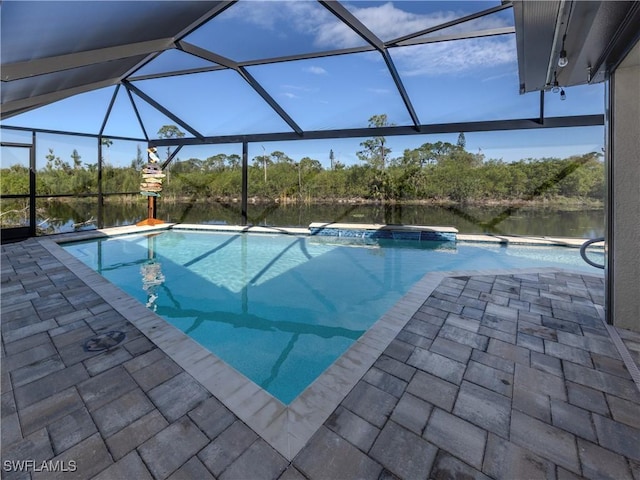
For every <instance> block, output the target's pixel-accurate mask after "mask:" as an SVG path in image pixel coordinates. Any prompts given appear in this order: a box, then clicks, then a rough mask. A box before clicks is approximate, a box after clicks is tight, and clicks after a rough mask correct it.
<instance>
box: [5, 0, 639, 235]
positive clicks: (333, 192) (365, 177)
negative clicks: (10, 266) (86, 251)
mask: <svg viewBox="0 0 640 480" xmlns="http://www.w3.org/2000/svg"><path fill="white" fill-rule="evenodd" d="M0 8H1V16H2V18H1V21H2V25H1V26H2V32H1V35H2V39H1V40H2V42H1V57H2V93H1V95H2V125H1V127H2V128H1V135H2V185H1V188H2V191H1V194H2V212H1V217H0V220H1V223H2V235H3V239H10V238H13V237H19V236H25V235H29V236H33V235H41V234H50V233H59V232H69V231H76V230H85V229H95V228H102V227H109V226H118V225H127V224H135V223H137V222H139V221H141V220H143V219H144V218H146V217H147V215H148V214H151V212H152V215H153V216H155V217H158V218H160V219H162V220H165V221H168V222H188V223H209V224H218V223H223V224H242V225H246V224H256V225H276V226H308V225H309V224H310V223H311V222H337V221H341V222H352V223H363V222H364V223H386V224H389V223H393V224H421V225H449V226H453V227H455V228H457V229H458V230H459V231H460V232H461V233H489V234H496V235H502V234H516V235H528V236H561V237H577V238H585V239H587V238H594V237H601V236H605V233H606V232H605V229H606V222H605V218H606V216H607V214H609V215H611V212H608V213H607V212H606V211H605V210H606V208H607V207H606V204H607V202H606V201H605V200H606V198H605V197H606V192H607V191H609V192H611V188H609V190H607V181H608V179H609V180H610V178H611V177H610V176H609V177H608V176H607V171H606V170H607V168H608V167H607V165H608V163H607V162H608V161H609V165H610V164H611V162H610V155H611V154H612V153H611V149H610V142H611V131H612V129H611V123H609V122H610V118H608V117H607V116H606V115H607V114H609V113H610V112H609V107H610V105H611V103H610V102H611V97H612V95H611V90H610V85H609V80H610V75H611V72H613V71H615V69H616V68H617V66H618V65H619V64H620V63H621V62H622V60H623V59H624V57H625V56H626V55H627V53H629V51H630V50H631V47H632V46H633V45H634V43H635V42H636V41H637V35H638V29H637V25H638V21H639V18H640V14H639V10H640V9H639V8H638V3H637V2H622V1H621V2H609V1H602V2H600V1H565V0H560V1H539V2H538V1H513V2H511V1H468V2H466V1H453V2H446V1H444V2H432V1H397V2H379V1H353V2H346V1H340V2H338V1H245V0H239V1H162V2H153V1H145V2H141V1H110V2H89V1H87V2H71V1H69V2H65V1H42V2H39V1H34V2H23V1H12V0H8V1H5V2H3V3H2V6H1V7H0ZM607 124H608V125H609V127H610V128H609V130H607V129H606V128H605V125H607ZM150 152H151V153H150ZM151 154H153V155H155V156H156V157H157V159H158V161H159V167H160V168H161V169H162V172H163V175H164V177H163V180H162V188H161V193H157V192H156V193H153V194H152V196H149V195H148V193H149V192H146V193H147V195H146V196H145V195H141V194H140V193H141V190H142V191H143V192H144V188H143V187H142V186H141V178H142V177H141V173H142V170H143V169H144V167H145V165H146V164H147V163H148V162H149V155H151ZM152 206H153V208H152Z"/></svg>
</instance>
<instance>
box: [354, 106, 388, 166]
mask: <svg viewBox="0 0 640 480" xmlns="http://www.w3.org/2000/svg"><path fill="white" fill-rule="evenodd" d="M388 126H390V124H389V122H388V120H387V115H386V114H384V113H383V114H382V115H373V116H372V117H371V118H369V127H372V128H381V127H388ZM386 141H387V140H386V138H385V137H383V136H377V137H373V138H370V139H368V140H365V141H364V142H362V143H360V146H361V147H362V150H360V151H359V152H357V153H356V155H357V156H358V158H359V159H360V160H362V161H363V162H366V163H367V164H368V165H370V166H372V167H373V168H377V169H380V170H384V169H385V168H386V163H387V157H388V155H389V154H390V153H391V149H389V148H387V147H385V143H386Z"/></svg>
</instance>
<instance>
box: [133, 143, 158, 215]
mask: <svg viewBox="0 0 640 480" xmlns="http://www.w3.org/2000/svg"><path fill="white" fill-rule="evenodd" d="M147 152H148V154H149V163H147V165H145V168H144V169H143V170H142V173H143V175H144V174H146V173H148V174H149V175H147V177H152V175H155V176H153V177H152V178H153V180H147V177H145V176H143V177H142V182H141V185H140V193H142V194H146V195H147V218H146V219H145V220H142V221H141V222H138V223H136V225H137V226H139V227H142V226H148V225H159V224H161V223H164V222H163V221H162V220H158V219H157V218H156V200H157V198H158V197H157V196H156V193H158V192H159V190H158V188H159V189H160V190H162V188H161V186H160V187H158V185H159V184H161V182H162V178H163V177H164V175H162V170H160V169H159V167H158V163H159V162H158V157H157V156H156V154H155V152H156V149H155V148H148V149H147ZM145 169H146V170H145ZM147 182H153V184H151V185H150V184H149V183H147ZM154 185H155V189H154V188H153V187H154Z"/></svg>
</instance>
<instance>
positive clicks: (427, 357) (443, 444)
mask: <svg viewBox="0 0 640 480" xmlns="http://www.w3.org/2000/svg"><path fill="white" fill-rule="evenodd" d="M85 280H86V279H84V278H79V277H78V276H77V275H76V274H74V273H73V272H72V271H71V270H69V269H68V268H67V266H66V265H65V264H63V263H62V262H61V261H60V260H58V259H57V258H56V257H55V256H53V255H51V253H50V252H49V251H48V250H47V249H45V248H44V247H43V246H42V245H41V243H40V242H39V241H38V240H35V239H31V240H28V241H25V242H21V243H15V244H9V245H5V246H3V247H2V311H1V313H2V352H1V353H2V384H1V388H2V390H1V391H2V396H1V399H2V461H3V471H2V478H7V479H14V478H46V479H50V478H65V479H67V478H68V479H72V478H81V479H86V478H98V479H120V478H122V479H145V478H155V479H165V478H170V479H207V478H220V479H261V478H282V479H301V478H310V479H316V478H328V479H351V478H364V479H382V478H406V479H417V478H423V479H425V478H434V479H450V478H503V479H518V478H523V479H525V478H526V479H528V478H550V479H575V478H580V477H586V478H598V479H600V478H612V479H635V480H638V479H640V393H639V391H638V386H637V385H636V384H635V383H634V378H633V377H632V375H631V373H630V372H632V373H633V368H634V367H633V366H632V365H629V366H627V365H626V364H625V363H624V361H623V360H625V358H623V356H621V355H620V353H619V345H621V344H622V343H621V342H620V343H619V344H618V343H616V342H614V341H612V338H611V333H610V329H608V328H607V327H606V326H605V324H604V323H603V321H602V319H601V317H602V312H603V309H602V305H603V301H604V298H603V291H604V287H603V280H602V278H598V277H593V276H589V275H582V274H579V273H569V272H551V271H545V272H534V273H528V272H522V273H509V274H507V273H505V274H491V275H487V274H478V275H455V274H454V276H448V277H444V278H443V279H442V281H441V282H440V283H439V284H438V285H437V287H436V288H435V290H433V291H429V292H425V295H424V302H423V303H421V306H420V307H419V309H418V310H417V311H416V312H415V313H414V314H413V315H412V316H411V318H410V320H409V321H408V322H407V323H406V325H405V326H404V328H402V330H401V331H400V332H399V333H398V334H397V336H395V338H394V339H393V340H392V341H391V343H390V344H389V345H388V347H386V349H385V350H384V353H383V354H382V355H380V356H379V357H378V358H377V359H376V360H375V362H374V363H373V365H372V366H371V368H369V369H368V370H367V371H366V373H365V375H364V376H363V377H362V378H361V379H360V380H359V381H357V383H356V384H355V386H354V387H353V388H352V389H351V391H350V392H349V393H348V394H347V396H346V397H345V398H344V399H343V400H342V401H341V402H340V404H339V405H338V407H337V408H335V410H333V411H332V413H331V414H330V416H329V417H328V418H327V419H326V421H325V422H324V424H323V425H322V426H320V428H319V429H318V430H317V432H316V433H315V434H314V435H313V436H312V437H311V439H310V440H309V441H308V443H307V444H306V446H304V448H302V450H300V451H299V453H297V454H296V455H295V457H294V458H293V459H292V460H291V461H290V460H288V459H286V458H285V457H284V456H282V455H281V454H280V453H278V450H277V449H274V448H273V447H272V446H271V445H270V444H269V443H268V442H267V441H265V440H264V439H263V438H261V436H260V435H258V434H257V433H256V432H255V431H254V430H252V429H251V428H250V427H249V426H248V425H247V424H246V423H244V422H243V421H242V420H240V419H239V418H238V417H237V416H236V415H235V414H234V413H233V412H232V411H231V410H230V409H229V408H227V407H226V406H225V405H223V403H222V402H221V401H220V400H219V399H217V398H216V396H215V395H213V394H212V393H211V392H210V391H209V390H208V389H207V388H205V387H204V386H203V385H202V384H201V383H199V382H198V381H196V380H195V379H194V378H193V376H191V375H190V374H189V373H188V372H186V371H185V370H184V369H183V368H181V367H180V366H179V365H178V364H177V363H176V362H175V361H174V360H173V359H172V358H171V357H170V356H169V355H168V354H166V353H165V352H164V351H163V350H161V349H160V348H158V347H157V346H156V345H155V344H154V343H153V342H152V341H150V340H149V339H148V338H147V337H146V336H145V335H143V334H142V333H141V331H140V330H139V329H138V328H136V327H135V326H134V325H133V324H132V323H131V322H129V321H128V320H127V319H126V318H125V316H123V314H122V313H121V312H119V311H118V310H117V309H114V307H113V306H112V305H111V304H110V303H108V302H107V301H105V300H104V299H103V298H102V297H101V296H100V295H98V294H97V293H96V291H95V290H94V288H92V286H91V285H90V284H88V283H87V282H86V281H85ZM113 330H118V331H123V332H125V333H126V339H125V341H124V342H123V343H121V344H120V345H118V346H116V347H114V348H112V349H110V350H107V351H106V352H92V351H88V352H87V351H85V350H84V349H83V348H82V344H83V342H84V341H85V340H86V339H88V338H90V337H92V336H94V335H95V334H99V333H104V332H108V331H113ZM618 333H619V335H620V337H622V340H623V341H624V342H625V343H626V345H627V348H628V349H629V354H628V357H629V358H632V359H635V360H636V361H638V358H639V355H640V353H639V352H640V348H638V346H639V345H640V335H638V334H637V333H634V332H629V331H619V332H618ZM214 394H215V392H214ZM18 461H32V462H33V463H31V464H22V467H23V468H22V471H20V465H19V464H18V463H15V462H18ZM46 461H50V462H48V463H43V462H46ZM12 462H14V463H12ZM27 467H28V468H27ZM25 469H26V470H29V471H25ZM47 469H57V470H58V471H57V472H50V471H47ZM60 469H66V470H68V471H59V470H60ZM36 470H41V471H36Z"/></svg>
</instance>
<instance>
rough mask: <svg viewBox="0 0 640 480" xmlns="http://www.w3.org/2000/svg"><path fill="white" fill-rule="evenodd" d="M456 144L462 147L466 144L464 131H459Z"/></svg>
mask: <svg viewBox="0 0 640 480" xmlns="http://www.w3.org/2000/svg"><path fill="white" fill-rule="evenodd" d="M456 145H457V146H458V147H460V148H463V149H464V148H465V147H466V146H467V139H466V138H464V132H460V135H458V142H457V143H456Z"/></svg>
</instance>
